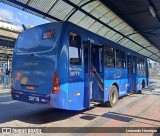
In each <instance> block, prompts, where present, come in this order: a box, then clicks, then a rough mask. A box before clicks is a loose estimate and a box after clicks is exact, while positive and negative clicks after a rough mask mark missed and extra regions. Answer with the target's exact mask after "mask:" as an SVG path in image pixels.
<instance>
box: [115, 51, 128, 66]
mask: <svg viewBox="0 0 160 136" xmlns="http://www.w3.org/2000/svg"><path fill="white" fill-rule="evenodd" d="M116 67H117V68H124V69H126V54H125V52H124V51H121V50H116Z"/></svg>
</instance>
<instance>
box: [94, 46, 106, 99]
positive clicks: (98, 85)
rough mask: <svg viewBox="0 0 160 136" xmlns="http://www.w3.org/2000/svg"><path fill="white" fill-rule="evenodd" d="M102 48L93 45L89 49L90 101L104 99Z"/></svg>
mask: <svg viewBox="0 0 160 136" xmlns="http://www.w3.org/2000/svg"><path fill="white" fill-rule="evenodd" d="M103 56H104V46H100V45H93V46H92V48H91V70H92V71H91V72H93V75H92V77H91V79H92V82H93V83H92V99H93V100H96V101H103V99H104V92H103V91H104V57H103Z"/></svg>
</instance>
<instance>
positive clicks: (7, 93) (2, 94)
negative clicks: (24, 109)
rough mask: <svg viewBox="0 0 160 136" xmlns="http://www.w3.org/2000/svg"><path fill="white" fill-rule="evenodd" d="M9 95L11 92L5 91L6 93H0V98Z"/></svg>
mask: <svg viewBox="0 0 160 136" xmlns="http://www.w3.org/2000/svg"><path fill="white" fill-rule="evenodd" d="M10 94H11V92H10V91H6V92H2V93H1V92H0V97H1V96H5V95H10Z"/></svg>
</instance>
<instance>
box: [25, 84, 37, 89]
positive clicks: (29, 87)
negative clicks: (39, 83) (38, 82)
mask: <svg viewBox="0 0 160 136" xmlns="http://www.w3.org/2000/svg"><path fill="white" fill-rule="evenodd" d="M26 89H27V90H35V86H32V85H28V86H26Z"/></svg>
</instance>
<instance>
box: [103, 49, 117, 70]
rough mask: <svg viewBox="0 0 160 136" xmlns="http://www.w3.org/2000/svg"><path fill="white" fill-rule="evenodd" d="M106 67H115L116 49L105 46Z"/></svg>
mask: <svg viewBox="0 0 160 136" xmlns="http://www.w3.org/2000/svg"><path fill="white" fill-rule="evenodd" d="M104 65H105V67H115V51H114V48H112V47H109V46H105V48H104Z"/></svg>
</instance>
